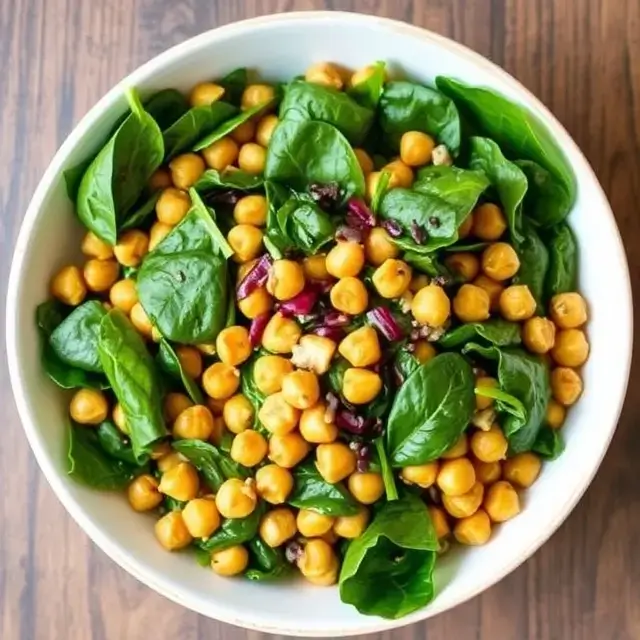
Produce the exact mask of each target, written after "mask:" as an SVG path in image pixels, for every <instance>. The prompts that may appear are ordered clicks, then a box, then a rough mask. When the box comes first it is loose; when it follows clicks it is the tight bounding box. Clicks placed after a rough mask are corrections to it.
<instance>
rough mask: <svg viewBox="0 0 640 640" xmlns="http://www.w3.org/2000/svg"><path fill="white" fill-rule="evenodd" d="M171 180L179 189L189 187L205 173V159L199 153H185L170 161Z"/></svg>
mask: <svg viewBox="0 0 640 640" xmlns="http://www.w3.org/2000/svg"><path fill="white" fill-rule="evenodd" d="M169 169H170V170H171V180H172V181H173V184H174V185H175V186H176V187H178V189H185V190H186V189H189V187H192V186H193V185H194V184H195V183H196V182H197V181H198V179H199V178H200V176H201V175H202V174H203V173H204V169H205V165H204V160H203V159H202V157H201V156H200V155H198V154H197V153H183V154H182V155H179V156H177V157H175V158H174V159H173V160H172V161H171V162H170V163H169Z"/></svg>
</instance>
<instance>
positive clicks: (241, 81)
mask: <svg viewBox="0 0 640 640" xmlns="http://www.w3.org/2000/svg"><path fill="white" fill-rule="evenodd" d="M248 81H249V80H248V74H247V70H246V68H244V67H240V68H238V69H234V70H233V71H230V72H229V73H227V75H226V76H224V78H222V79H221V80H220V81H219V82H218V84H219V85H220V86H221V87H223V88H224V97H225V98H226V100H227V102H230V103H231V104H235V105H239V104H240V101H241V99H242V94H243V92H244V90H245V87H246V86H247V83H248Z"/></svg>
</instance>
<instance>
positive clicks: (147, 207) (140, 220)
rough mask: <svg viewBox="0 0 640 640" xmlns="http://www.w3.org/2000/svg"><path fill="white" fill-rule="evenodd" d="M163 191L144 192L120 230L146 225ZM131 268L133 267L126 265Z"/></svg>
mask: <svg viewBox="0 0 640 640" xmlns="http://www.w3.org/2000/svg"><path fill="white" fill-rule="evenodd" d="M160 194H161V191H156V192H155V193H151V194H149V193H143V194H142V196H140V199H139V200H138V203H137V204H135V205H134V207H133V209H132V210H131V212H130V213H128V214H127V217H126V219H125V220H124V221H123V222H122V224H121V225H120V231H125V230H126V229H136V228H138V227H141V226H142V225H144V224H145V223H146V222H147V221H148V220H149V219H150V218H151V217H152V216H153V214H154V213H155V212H156V203H157V202H158V198H159V197H160ZM126 268H131V267H125V269H126Z"/></svg>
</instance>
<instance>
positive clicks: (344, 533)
mask: <svg viewBox="0 0 640 640" xmlns="http://www.w3.org/2000/svg"><path fill="white" fill-rule="evenodd" d="M368 524H369V511H368V509H367V508H366V507H361V508H360V511H359V512H358V513H356V515H354V516H339V517H338V518H336V521H335V522H334V524H333V530H334V531H335V532H336V533H337V534H338V535H339V536H340V537H341V538H346V539H347V540H354V539H355V538H359V537H360V536H361V535H362V534H363V533H364V530H365V529H366V528H367V525H368Z"/></svg>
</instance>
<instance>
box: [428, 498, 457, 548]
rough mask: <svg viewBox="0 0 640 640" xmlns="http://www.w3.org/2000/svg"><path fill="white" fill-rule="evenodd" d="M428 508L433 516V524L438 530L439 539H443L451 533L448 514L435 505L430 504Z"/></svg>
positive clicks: (436, 530)
mask: <svg viewBox="0 0 640 640" xmlns="http://www.w3.org/2000/svg"><path fill="white" fill-rule="evenodd" d="M427 510H428V511H429V516H430V517H431V524H433V528H434V530H435V532H436V536H437V538H438V540H442V539H443V538H446V537H447V536H449V535H450V534H451V529H450V527H449V522H448V520H447V514H446V513H445V512H444V510H442V509H441V508H440V507H436V506H434V505H431V504H430V505H428V506H427Z"/></svg>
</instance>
